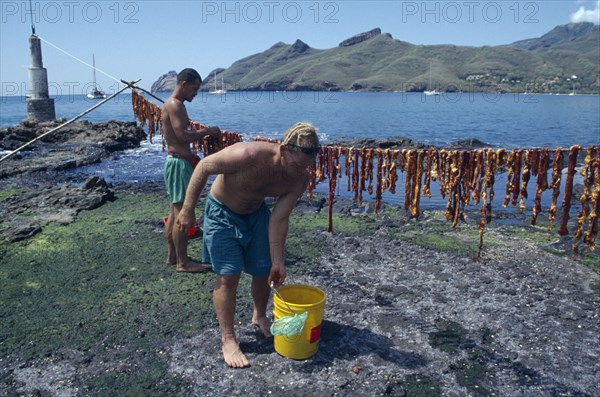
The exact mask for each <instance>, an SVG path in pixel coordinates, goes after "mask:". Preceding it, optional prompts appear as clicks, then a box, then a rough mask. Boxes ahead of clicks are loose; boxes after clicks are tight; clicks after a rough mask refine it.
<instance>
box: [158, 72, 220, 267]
mask: <svg viewBox="0 0 600 397" xmlns="http://www.w3.org/2000/svg"><path fill="white" fill-rule="evenodd" d="M201 84H202V79H201V78H200V74H198V72H197V71H195V70H194V69H183V70H182V71H181V72H180V73H179V74H178V75H177V86H176V87H175V90H174V91H173V94H172V95H171V96H170V97H169V99H167V100H166V101H165V104H164V105H163V108H162V133H163V136H164V138H165V140H166V142H167V149H168V152H169V155H168V156H167V160H166V161H165V166H164V173H165V186H166V188H167V194H168V195H169V200H170V202H171V205H170V206H169V207H170V208H169V218H168V220H167V222H166V224H165V237H166V239H167V246H168V250H167V264H169V265H175V264H176V265H177V271H178V272H190V273H198V272H203V271H206V270H207V267H206V266H204V265H202V264H200V263H196V262H194V261H192V260H191V259H190V258H189V257H188V255H187V246H188V235H187V232H186V233H184V232H182V231H181V230H180V229H179V228H176V227H173V224H174V221H175V220H176V219H177V216H178V215H179V211H181V205H182V203H183V199H184V198H185V190H186V188H187V185H188V183H189V181H190V177H191V176H192V172H193V171H194V167H195V166H196V165H197V164H198V162H199V161H200V159H199V158H198V157H197V156H195V155H194V154H193V153H192V150H191V149H190V143H192V142H195V141H198V140H200V139H202V138H204V137H205V136H207V135H211V136H214V137H219V136H220V134H221V130H220V129H219V128H218V127H208V128H205V129H203V130H201V131H193V130H190V129H189V117H188V114H187V110H186V109H185V106H184V104H183V103H184V102H185V101H189V102H191V101H192V100H193V99H194V97H195V96H196V94H197V93H198V90H199V89H200V85H201ZM194 222H195V220H194Z"/></svg>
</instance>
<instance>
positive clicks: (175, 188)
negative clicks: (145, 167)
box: [164, 155, 194, 204]
mask: <svg viewBox="0 0 600 397" xmlns="http://www.w3.org/2000/svg"><path fill="white" fill-rule="evenodd" d="M164 172H165V187H166V188H167V194H168V195H169V200H170V201H171V203H173V204H180V203H183V201H184V199H185V190H186V189H187V187H188V184H189V183H190V178H191V177H192V173H193V172H194V169H193V168H192V165H191V164H190V162H189V161H187V160H184V159H182V158H177V157H173V156H172V155H169V156H167V159H166V160H165V167H164Z"/></svg>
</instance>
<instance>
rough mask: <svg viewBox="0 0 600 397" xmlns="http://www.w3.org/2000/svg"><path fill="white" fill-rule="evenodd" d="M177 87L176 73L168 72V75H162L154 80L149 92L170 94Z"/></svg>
mask: <svg viewBox="0 0 600 397" xmlns="http://www.w3.org/2000/svg"><path fill="white" fill-rule="evenodd" d="M175 86H177V72H176V71H174V70H170V71H169V72H168V73H166V74H163V75H162V76H160V77H159V78H158V80H156V81H155V82H154V83H153V84H152V87H151V88H150V91H152V92H172V91H173V90H174V89H175Z"/></svg>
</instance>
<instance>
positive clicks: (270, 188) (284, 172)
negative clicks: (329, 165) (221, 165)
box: [207, 142, 308, 214]
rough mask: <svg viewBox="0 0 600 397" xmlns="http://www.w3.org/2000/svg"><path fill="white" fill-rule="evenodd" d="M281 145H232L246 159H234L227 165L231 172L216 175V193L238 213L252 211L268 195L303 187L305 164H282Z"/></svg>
mask: <svg viewBox="0 0 600 397" xmlns="http://www.w3.org/2000/svg"><path fill="white" fill-rule="evenodd" d="M279 147H280V146H279V144H274V143H268V142H247V143H238V144H236V145H234V146H231V148H230V149H229V151H230V152H232V153H231V157H232V158H242V159H243V161H240V162H238V163H236V162H234V161H231V162H230V163H229V164H228V165H227V168H228V169H229V170H228V172H226V173H223V174H220V175H219V176H218V177H217V178H216V180H215V182H214V183H213V185H212V188H211V193H212V195H213V197H215V198H216V199H217V200H219V201H220V202H222V203H224V204H225V205H226V206H227V207H228V208H230V209H231V210H232V211H233V212H235V213H238V214H249V213H253V212H255V211H256V210H257V209H258V208H259V207H260V205H261V204H262V202H263V200H264V199H265V198H266V197H279V196H283V195H285V194H287V193H290V192H292V191H294V190H296V191H299V192H302V191H304V188H305V183H306V181H307V178H308V172H307V170H306V167H302V166H294V165H293V164H288V165H287V167H285V166H283V165H282V164H281V163H282V162H281V154H280V150H279ZM207 160H209V159H207Z"/></svg>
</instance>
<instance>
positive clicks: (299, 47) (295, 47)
mask: <svg viewBox="0 0 600 397" xmlns="http://www.w3.org/2000/svg"><path fill="white" fill-rule="evenodd" d="M291 48H292V51H294V52H297V53H303V52H304V51H306V50H308V49H310V46H309V45H308V44H306V43H305V42H303V41H302V40H300V39H298V40H296V41H295V42H294V44H292V47H291Z"/></svg>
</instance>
